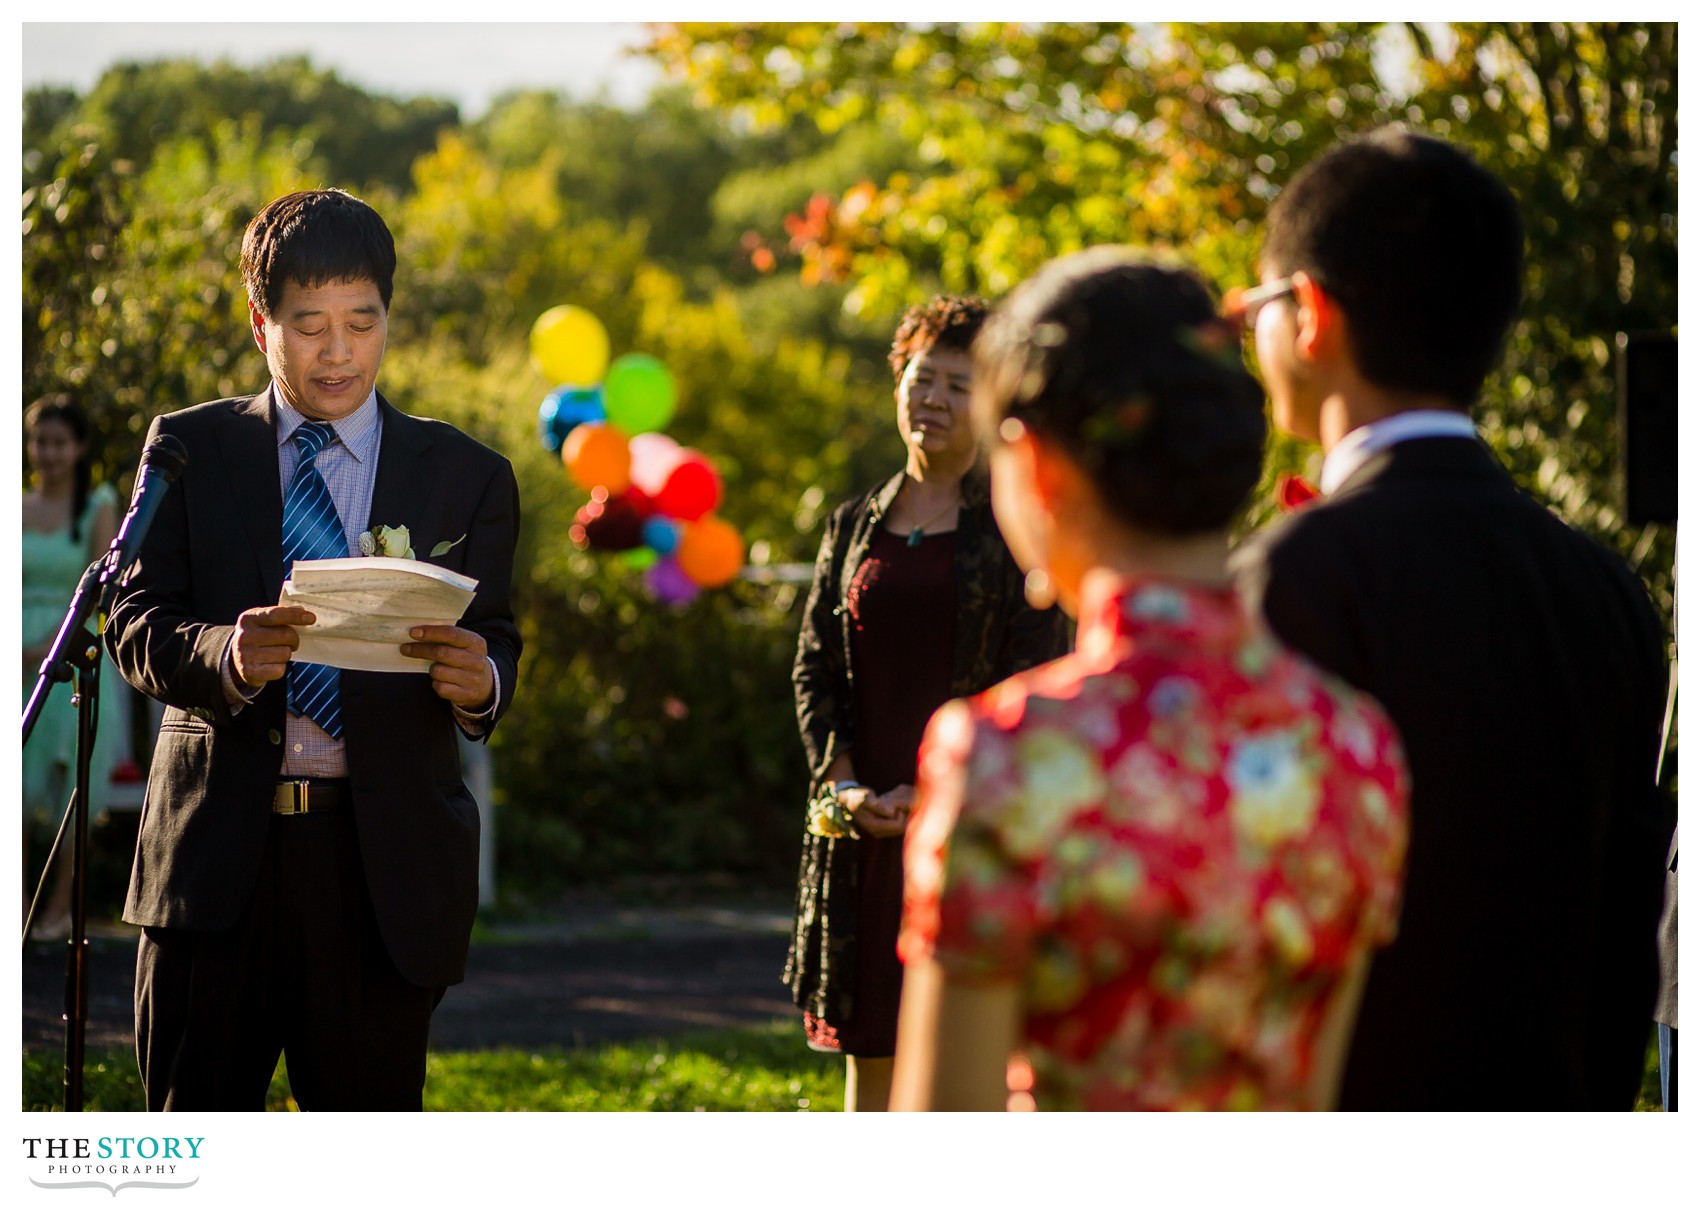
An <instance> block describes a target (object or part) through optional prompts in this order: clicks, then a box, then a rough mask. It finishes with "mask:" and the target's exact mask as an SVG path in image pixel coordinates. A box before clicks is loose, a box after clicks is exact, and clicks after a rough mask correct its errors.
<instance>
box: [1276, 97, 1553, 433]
mask: <svg viewBox="0 0 1700 1213" xmlns="http://www.w3.org/2000/svg"><path fill="white" fill-rule="evenodd" d="M1263 269H1264V271H1265V272H1266V273H1270V274H1275V275H1281V276H1284V275H1287V274H1291V273H1293V272H1294V271H1297V270H1302V271H1304V272H1305V273H1306V274H1309V275H1310V276H1311V277H1312V278H1314V279H1315V280H1316V282H1317V285H1319V286H1320V287H1321V288H1322V289H1323V291H1324V293H1326V294H1327V295H1329V296H1331V297H1332V298H1333V299H1334V300H1335V301H1336V302H1338V303H1339V305H1340V308H1341V310H1342V311H1343V312H1344V313H1345V316H1346V325H1347V333H1348V337H1349V341H1350V350H1351V354H1352V358H1353V361H1355V362H1356V363H1357V367H1358V370H1359V371H1360V372H1361V373H1362V374H1363V376H1364V377H1365V378H1366V379H1368V380H1369V381H1370V382H1371V383H1373V384H1375V385H1377V386H1379V387H1383V388H1390V389H1394V390H1397V391H1403V392H1416V393H1422V394H1425V395H1438V396H1442V397H1444V398H1446V399H1447V400H1449V401H1451V402H1452V403H1454V404H1455V405H1456V406H1457V407H1459V408H1462V409H1468V408H1469V407H1470V405H1471V404H1473V403H1474V401H1475V399H1476V395H1477V393H1478V392H1480V390H1481V386H1482V380H1483V379H1485V378H1487V375H1488V372H1489V371H1491V370H1492V369H1493V367H1494V364H1495V363H1496V362H1497V361H1498V360H1499V355H1500V350H1501V348H1502V345H1503V342H1504V340H1505V333H1506V330H1507V329H1508V328H1509V327H1510V325H1511V321H1512V319H1513V317H1515V316H1516V314H1517V307H1518V304H1519V303H1520V301H1521V299H1522V284H1523V224H1522V220H1521V218H1520V217H1519V215H1518V210H1517V200H1516V199H1515V198H1514V197H1512V195H1511V191H1510V190H1508V189H1507V188H1506V187H1505V186H1504V184H1503V183H1501V182H1500V181H1499V179H1498V178H1496V177H1494V176H1493V174H1491V173H1489V172H1488V171H1487V170H1486V169H1484V168H1482V167H1481V166H1480V165H1479V164H1477V163H1476V162H1475V161H1474V160H1472V159H1471V158H1470V156H1469V155H1468V154H1467V153H1465V152H1464V151H1463V150H1462V149H1460V148H1458V147H1455V146H1454V145H1452V144H1450V143H1447V142H1445V141H1444V140H1440V139H1436V138H1434V137H1432V136H1429V135H1422V134H1418V133H1417V132H1415V131H1412V130H1410V129H1408V128H1406V127H1403V126H1389V127H1383V128H1381V129H1380V130H1377V131H1374V132H1372V133H1370V134H1368V135H1362V136H1359V137H1357V138H1354V139H1348V140H1346V141H1345V142H1343V143H1340V144H1337V145H1335V146H1334V147H1332V148H1330V149H1329V150H1328V151H1327V152H1325V153H1323V154H1322V155H1321V156H1319V157H1318V158H1317V159H1315V160H1313V161H1312V162H1311V163H1310V164H1308V165H1306V166H1305V167H1304V169H1303V170H1302V171H1300V172H1299V173H1298V175H1297V176H1295V177H1294V178H1293V180H1292V183H1291V184H1290V185H1288V186H1287V188H1286V189H1285V190H1283V191H1282V193H1281V195H1280V197H1278V198H1277V199H1276V200H1275V205H1274V206H1273V207H1272V208H1270V211H1269V223H1268V234H1267V237H1266V239H1265V241H1264V245H1263Z"/></svg>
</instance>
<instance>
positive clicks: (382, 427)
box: [107, 190, 520, 1110]
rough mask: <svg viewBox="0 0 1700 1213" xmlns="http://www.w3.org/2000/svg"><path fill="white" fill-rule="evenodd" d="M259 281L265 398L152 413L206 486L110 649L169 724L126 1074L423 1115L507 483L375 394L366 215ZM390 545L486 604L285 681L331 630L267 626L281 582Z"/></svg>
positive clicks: (470, 805) (489, 648) (462, 864)
mask: <svg viewBox="0 0 1700 1213" xmlns="http://www.w3.org/2000/svg"><path fill="white" fill-rule="evenodd" d="M241 269H242V276H243V281H244V284H245V285H246V287H247V291H248V299H249V318H250V321H251V323H252V326H253V332H254V340H255V342H256V343H257V344H258V345H259V347H260V349H261V350H262V351H263V352H264V353H265V356H266V363H267V365H268V367H269V368H270V370H271V383H270V385H269V386H268V387H267V388H266V389H265V390H264V391H262V392H259V393H258V394H256V395H253V396H247V397H239V398H235V399H228V400H217V401H213V402H211V403H209V404H202V405H198V406H195V407H193V408H187V409H183V410H181V411H179V412H175V413H170V414H166V415H163V416H160V417H157V418H155V420H154V423H153V427H152V429H151V431H150V433H149V440H150V441H151V440H152V439H153V437H154V436H155V435H158V434H173V435H175V436H176V437H177V438H178V439H179V440H180V441H181V442H182V443H183V445H184V447H185V448H186V449H187V451H188V454H189V457H188V464H187V467H186V469H185V471H184V472H183V474H182V475H181V476H180V477H179V478H178V480H177V481H176V482H175V483H174V484H173V485H172V487H171V490H170V492H169V494H168V495H167V496H166V498H165V500H164V502H163V503H162V505H161V507H160V511H159V515H158V517H157V518H156V520H155V522H154V524H153V527H152V529H151V530H150V531H149V533H148V535H147V538H146V541H145V543H144V545H143V548H142V552H141V560H140V564H139V566H138V568H137V570H136V572H135V573H134V574H133V575H132V577H131V579H130V581H129V583H128V585H127V586H126V587H125V588H124V589H123V590H122V591H121V592H120V594H119V596H118V600H117V602H116V605H115V606H114V608H113V611H112V615H111V620H110V626H109V629H108V632H107V636H108V644H109V646H110V648H111V651H112V655H113V657H114V659H115V660H116V662H117V664H118V667H119V669H120V670H121V671H122V672H123V674H124V677H125V678H126V679H128V680H129V681H130V683H131V684H133V685H134V686H136V687H137V688H138V689H140V690H142V691H143V692H145V693H146V694H148V695H150V696H152V697H154V698H156V699H158V700H160V701H162V702H163V703H165V704H166V705H167V709H166V713H165V717H164V720H163V721H162V723H161V726H160V733H159V740H158V744H157V745H156V747H155V750H154V757H153V765H152V769H151V771H150V772H149V776H148V787H147V796H146V800H145V802H144V805H143V810H142V821H141V826H140V831H139V834H138V837H137V843H136V858H135V866H134V869H133V871H132V874H131V879H130V891H129V897H128V900H127V901H126V903H125V909H124V917H125V919H126V920H127V921H129V922H133V923H136V924H138V925H140V926H141V927H142V928H143V934H142V940H141V944H140V948H139V952H138V957H137V965H136V1046H137V1056H138V1060H139V1062H140V1065H141V1070H142V1078H143V1082H144V1085H145V1087H146V1091H147V1100H148V1107H149V1108H150V1109H152V1110H258V1109H260V1108H261V1107H262V1106H263V1102H264V1098H265V1094H266V1090H267V1087H268V1085H269V1083H270V1080H271V1076H272V1072H273V1070H274V1068H275V1066H276V1064H277V1059H278V1056H279V1054H280V1053H282V1054H283V1055H284V1056H285V1057H286V1058H287V1061H288V1065H289V1077H290V1085H291V1088H292V1092H293V1094H294V1096H295V1099H296V1102H297V1103H298V1104H299V1105H300V1106H301V1107H302V1108H305V1109H314V1110H317V1109H339V1110H353V1109H360V1110H376V1109H382V1110H404V1109H413V1110H417V1109H418V1108H419V1107H420V1106H421V1099H422V1090H423V1087H424V1079H425V1046H426V1039H427V1031H428V1026H429V1023H430V1018H431V1013H432V1011H433V1009H434V1008H435V1007H436V1005H437V1003H438V1002H439V1001H440V1000H441V998H442V995H443V992H444V990H445V989H446V988H447V987H448V986H450V985H452V984H454V983H456V982H458V981H460V980H461V979H462V977H463V976H464V970H465V962H466V952H467V943H468V938H469V936H470V933H471V928H472V921H473V916H474V913H475V911H476V906H477V871H478V831H479V825H478V806H477V804H476V802H475V801H474V800H473V798H472V796H471V794H470V793H469V792H468V791H467V788H466V785H465V784H464V783H463V782H462V779H461V773H460V764H459V754H458V748H457V744H456V737H455V733H456V730H457V728H458V730H459V731H460V732H462V733H464V734H466V735H467V736H468V737H471V738H476V739H483V738H487V737H488V736H489V733H490V730H491V729H492V728H493V727H494V726H495V724H496V722H497V720H498V719H500V717H501V715H502V713H503V712H504V711H505V710H506V708H507V706H508V704H509V702H510V701H511V699H512V697H513V691H514V678H515V673H516V668H517V664H518V660H519V651H520V638H519V632H518V629H517V628H516V627H515V625H514V620H513V612H512V609H511V607H510V606H509V600H508V596H509V582H510V579H511V574H512V566H513V554H514V545H515V540H516V533H517V528H518V525H519V495H518V489H517V487H516V484H515V481H514V475H513V470H512V468H511V466H510V465H509V463H508V461H507V460H506V459H504V458H502V457H501V456H500V455H498V454H496V453H495V452H493V451H491V450H489V449H487V448H485V447H483V446H481V445H479V444H478V443H477V442H474V441H473V440H472V439H470V438H468V437H467V436H466V435H464V434H462V433H460V432H459V431H457V430H455V429H454V428H453V427H451V426H448V425H446V424H444V423H442V422H439V421H431V420H426V419H424V418H419V417H412V416H409V415H407V414H406V413H402V412H400V411H399V410H397V409H396V408H395V407H394V406H393V405H391V404H390V403H389V402H388V401H386V400H385V399H384V398H383V397H382V396H380V395H379V394H378V392H377V387H376V380H377V375H378V368H379V365H380V363H381V362H382V360H383V355H384V340H385V335H386V326H387V321H388V316H389V306H390V296H391V286H392V280H393V277H394V272H395V244H394V241H393V239H392V238H391V236H390V232H389V229H388V228H387V227H386V226H385V224H384V221H383V219H382V218H381V217H380V216H379V215H378V214H377V212H376V211H374V210H373V209H372V208H371V207H369V206H367V205H366V204H365V203H363V202H361V201H359V200H358V199H356V198H353V197H351V196H350V195H348V194H346V193H344V192H342V191H339V190H313V191H306V192H301V193H294V194H289V195H287V196H285V197H282V198H279V199H277V200H276V201H274V202H272V203H271V204H270V205H268V206H267V207H266V208H265V209H264V210H262V211H261V212H260V213H259V214H258V215H257V216H255V218H254V220H253V221H252V222H251V223H250V224H249V226H248V230H247V233H246V235H245V236H244V239H243V244H242V259H241ZM399 527H405V528H407V530H408V533H409V535H410V536H411V543H412V546H413V547H414V548H415V549H416V550H418V551H419V552H422V553H423V552H431V551H433V550H435V549H442V550H441V552H440V554H439V555H437V556H435V557H433V559H434V560H435V561H436V562H437V563H439V564H441V565H442V566H444V567H446V568H450V569H453V570H455V571H457V572H460V573H464V574H466V575H467V576H469V577H472V578H475V579H476V580H477V582H478V588H477V591H476V594H475V595H474V597H473V600H472V603H471V605H470V606H469V607H468V608H467V610H466V613H465V615H464V616H463V617H462V618H461V620H460V622H459V624H458V625H454V626H444V625H433V626H429V627H422V628H419V629H415V631H414V640H413V641H412V642H410V643H408V644H405V645H402V646H401V648H402V651H403V652H404V653H406V654H408V655H409V656H416V657H423V658H427V659H429V660H430V662H431V663H432V664H431V665H430V667H429V671H428V673H407V674H398V673H373V672H367V671H360V670H339V669H335V668H333V667H329V666H320V665H313V664H310V663H306V662H298V661H297V662H292V661H291V660H290V657H291V654H292V653H293V651H294V650H295V648H296V646H297V644H298V643H299V633H298V631H297V629H300V628H302V627H304V626H305V625H307V624H310V623H311V622H312V615H311V613H310V612H308V611H306V610H304V609H302V608H300V607H293V606H279V605H275V604H276V603H277V602H278V596H279V591H280V588H281V586H282V584H283V580H284V578H285V577H286V576H287V574H288V572H289V568H290V565H291V564H292V563H293V562H294V561H295V560H314V559H328V558H337V557H351V556H358V555H361V552H362V548H361V536H362V535H363V534H370V533H371V532H372V531H374V530H377V531H379V533H384V532H385V531H387V530H388V529H389V528H399ZM457 540H458V541H457ZM367 546H368V547H370V546H371V545H370V543H368V545H367Z"/></svg>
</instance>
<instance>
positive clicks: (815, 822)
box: [809, 779, 866, 838]
mask: <svg viewBox="0 0 1700 1213" xmlns="http://www.w3.org/2000/svg"><path fill="white" fill-rule="evenodd" d="M865 786H866V785H865V784H861V783H857V782H856V781H855V780H854V779H840V780H839V781H838V782H837V783H834V784H823V785H822V786H821V789H820V791H818V792H816V793H815V797H814V799H813V800H811V801H809V833H811V834H814V835H817V836H819V837H821V838H860V837H861V835H860V834H858V833H857V832H856V826H855V823H854V822H852V821H851V820H850V812H849V810H848V809H846V808H845V807H844V802H843V801H842V800H840V799H839V796H840V795H841V794H842V793H844V792H847V791H849V790H850V789H852V788H860V787H865Z"/></svg>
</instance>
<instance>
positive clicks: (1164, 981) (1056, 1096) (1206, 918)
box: [899, 580, 1408, 1109]
mask: <svg viewBox="0 0 1700 1213" xmlns="http://www.w3.org/2000/svg"><path fill="white" fill-rule="evenodd" d="M919 789H920V790H919V802H918V807H917V816H916V819H915V821H914V822H913V823H912V824H911V826H910V829H909V835H908V844H907V847H908V849H907V853H906V857H905V863H906V869H907V872H908V882H909V883H908V888H907V893H906V899H905V911H904V927H903V935H902V938H901V940H900V943H899V951H900V954H901V955H902V957H903V959H904V960H905V961H906V962H908V961H912V960H914V959H916V958H918V957H922V956H926V955H932V956H934V957H935V958H936V959H937V960H938V961H939V963H940V964H941V965H942V966H944V968H945V969H946V970H947V972H949V973H950V974H952V975H953V976H954V977H958V978H961V979H965V980H969V981H973V980H991V981H999V980H1015V981H1017V982H1018V983H1019V985H1020V989H1021V998H1022V1007H1023V1019H1024V1022H1023V1030H1022V1037H1023V1041H1022V1048H1023V1049H1024V1050H1025V1051H1026V1053H1027V1056H1028V1060H1029V1061H1030V1062H1031V1065H1032V1070H1033V1076H1034V1089H1033V1095H1034V1098H1035V1099H1036V1101H1037V1103H1038V1106H1039V1107H1041V1108H1083V1109H1134V1108H1299V1107H1304V1106H1306V1103H1307V1084H1308V1082H1309V1080H1310V1076H1311V1070H1312V1065H1313V1060H1314V1058H1313V1050H1314V1045H1315V1041H1316V1037H1317V1034H1318V1032H1319V1029H1320V1027H1321V1023H1322V1017H1323V1013H1324V1010H1325V1008H1326V1006H1327V1002H1328V999H1329V996H1330V995H1331V994H1332V993H1333V992H1334V991H1335V989H1336V988H1337V985H1338V983H1339V981H1340V979H1341V977H1342V976H1343V974H1344V971H1345V968H1346V966H1347V964H1348V962H1349V960H1350V958H1351V956H1352V955H1353V953H1354V950H1355V949H1356V948H1357V947H1361V946H1364V945H1365V944H1366V943H1367V944H1369V945H1380V944H1384V943H1386V942H1388V941H1389V940H1391V939H1392V937H1393V934H1394V930H1395V924H1396V921H1397V909H1398V900H1399V888H1400V877H1401V871H1402V868H1403V863H1404V854H1405V844H1406V798H1407V789H1408V782H1407V777H1406V774H1405V766H1404V760H1403V756H1402V754H1401V751H1400V747H1399V741H1398V738H1397V736H1396V734H1395V733H1394V730H1393V727H1392V725H1391V724H1390V723H1389V722H1388V720H1387V718H1386V716H1385V715H1384V714H1383V713H1382V711H1381V710H1380V708H1379V707H1378V706H1377V705H1376V704H1375V703H1374V702H1373V701H1372V700H1370V699H1369V698H1367V697H1366V696H1364V695H1361V694H1359V693H1357V692H1356V691H1353V690H1352V689H1350V688H1349V687H1347V686H1346V685H1345V684H1344V683H1342V682H1340V681H1338V680H1336V679H1334V678H1333V677H1331V676H1329V675H1327V674H1324V673H1322V672H1321V671H1319V670H1318V669H1317V668H1316V667H1314V666H1312V665H1310V664H1309V663H1308V662H1306V661H1304V660H1303V659H1302V658H1300V657H1298V656H1297V655H1295V654H1294V653H1292V652H1291V651H1290V650H1288V649H1286V648H1285V647H1284V646H1282V645H1281V644H1280V643H1279V642H1278V641H1277V640H1275V639H1274V637H1273V636H1272V635H1271V634H1270V633H1269V631H1268V630H1267V629H1266V628H1265V627H1264V626H1263V625H1262V623H1261V622H1259V621H1258V620H1257V619H1255V618H1254V617H1253V616H1251V615H1250V614H1248V613H1247V612H1246V611H1245V609H1244V608H1243V607H1242V605H1241V604H1240V602H1239V601H1238V599H1237V598H1236V597H1235V596H1234V595H1233V593H1232V592H1231V591H1229V590H1227V589H1222V590H1212V589H1201V588H1198V587H1193V586H1183V585H1179V584H1174V583H1167V582H1161V581H1155V580H1147V581H1135V582H1124V583H1121V584H1120V585H1118V586H1116V587H1115V589H1114V592H1111V593H1106V594H1101V595H1099V596H1097V597H1095V598H1091V599H1089V600H1088V601H1084V602H1082V604H1081V612H1080V628H1079V640H1078V644H1077V648H1076V651H1075V652H1074V653H1072V654H1070V655H1068V656H1066V657H1063V658H1061V659H1060V660H1057V661H1054V662H1051V663H1050V664H1048V665H1044V666H1040V667H1038V668H1036V669H1033V670H1029V671H1027V672H1026V673H1023V674H1019V675H1017V676H1016V677H1014V678H1011V679H1009V680H1008V681H1006V682H1003V683H1000V684H999V685H998V686H996V687H993V688H992V689H991V690H989V691H986V692H985V693H984V694H981V695H978V696H975V697H974V698H972V699H969V700H958V701H956V702H954V703H951V704H948V705H946V707H944V708H943V709H941V710H940V712H939V714H938V715H937V716H935V717H934V718H933V721H932V723H931V724H930V726H929V727H928V730H927V735H926V739H925V741H924V742H923V743H922V747H921V755H920V784H919Z"/></svg>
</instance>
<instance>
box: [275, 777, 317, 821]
mask: <svg viewBox="0 0 1700 1213" xmlns="http://www.w3.org/2000/svg"><path fill="white" fill-rule="evenodd" d="M310 787H311V785H310V784H309V783H308V782H307V780H305V779H285V780H279V781H278V785H277V792H276V793H275V794H274V795H273V796H272V812H274V813H279V814H282V815H283V816H285V817H293V816H294V815H295V814H297V813H305V812H306V811H307V793H308V790H309V788H310Z"/></svg>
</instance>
